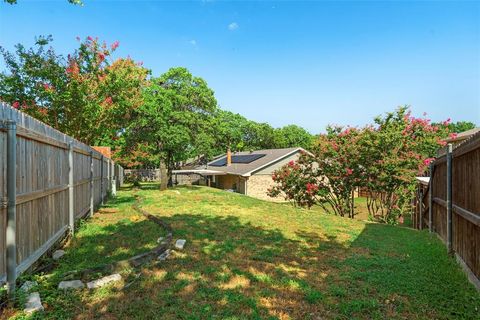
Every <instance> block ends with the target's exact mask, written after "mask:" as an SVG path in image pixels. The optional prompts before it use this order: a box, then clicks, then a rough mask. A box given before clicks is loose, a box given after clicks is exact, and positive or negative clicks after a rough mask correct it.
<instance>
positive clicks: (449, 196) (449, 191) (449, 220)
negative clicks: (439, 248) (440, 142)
mask: <svg viewBox="0 0 480 320" xmlns="http://www.w3.org/2000/svg"><path fill="white" fill-rule="evenodd" d="M452 149H453V148H452V144H451V143H449V144H448V147H447V250H448V253H450V254H451V253H453V244H452Z"/></svg>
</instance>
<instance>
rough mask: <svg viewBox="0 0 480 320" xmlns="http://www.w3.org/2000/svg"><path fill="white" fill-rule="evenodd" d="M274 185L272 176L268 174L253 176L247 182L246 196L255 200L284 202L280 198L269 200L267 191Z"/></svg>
mask: <svg viewBox="0 0 480 320" xmlns="http://www.w3.org/2000/svg"><path fill="white" fill-rule="evenodd" d="M273 185H274V183H273V180H272V176H271V175H269V174H254V175H253V176H251V177H249V178H248V181H247V195H249V196H250V197H254V198H257V199H262V200H267V201H274V202H284V201H285V199H284V198H283V197H282V196H279V197H277V198H271V197H269V196H268V195H267V190H268V189H269V188H270V187H272V186H273Z"/></svg>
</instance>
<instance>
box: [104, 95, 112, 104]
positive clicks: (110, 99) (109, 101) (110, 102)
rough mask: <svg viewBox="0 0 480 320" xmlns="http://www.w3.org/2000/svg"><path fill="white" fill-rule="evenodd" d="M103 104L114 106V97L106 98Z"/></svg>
mask: <svg viewBox="0 0 480 320" xmlns="http://www.w3.org/2000/svg"><path fill="white" fill-rule="evenodd" d="M103 102H104V103H106V104H108V105H110V104H112V103H113V101H112V97H106V98H105V100H104V101H103Z"/></svg>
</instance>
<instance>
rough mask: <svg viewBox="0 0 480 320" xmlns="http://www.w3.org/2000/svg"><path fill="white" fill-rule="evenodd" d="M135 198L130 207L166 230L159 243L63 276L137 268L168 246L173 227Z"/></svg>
mask: <svg viewBox="0 0 480 320" xmlns="http://www.w3.org/2000/svg"><path fill="white" fill-rule="evenodd" d="M134 196H135V198H136V201H135V203H134V204H133V205H132V208H133V209H134V210H135V211H137V212H138V213H141V214H142V215H143V216H145V217H146V218H147V219H149V220H151V221H153V222H154V223H156V224H158V225H159V226H160V227H162V228H163V229H165V230H166V231H167V235H166V236H165V237H164V239H163V240H162V241H161V242H160V244H159V245H158V246H157V247H155V248H153V249H152V250H150V251H148V252H145V253H141V254H139V255H136V256H133V257H131V258H129V259H126V260H120V261H116V262H112V263H110V264H106V265H102V266H98V267H94V268H90V269H84V270H73V271H70V272H67V273H65V274H64V275H63V278H69V279H71V278H78V277H80V278H82V279H83V278H86V277H87V276H88V275H89V274H92V273H97V272H101V273H107V272H108V273H113V272H118V271H121V270H122V269H125V268H128V267H133V268H137V267H139V266H141V265H143V264H145V263H147V262H149V261H152V260H153V259H156V258H157V257H158V256H159V255H161V254H163V253H164V252H165V251H167V249H168V248H169V247H170V245H171V242H172V239H173V229H172V227H171V226H170V225H169V224H168V223H166V222H164V221H162V220H161V219H160V218H159V217H157V216H154V215H152V214H150V213H148V212H146V211H145V210H143V209H141V208H140V206H139V204H140V200H141V197H140V196H138V195H134Z"/></svg>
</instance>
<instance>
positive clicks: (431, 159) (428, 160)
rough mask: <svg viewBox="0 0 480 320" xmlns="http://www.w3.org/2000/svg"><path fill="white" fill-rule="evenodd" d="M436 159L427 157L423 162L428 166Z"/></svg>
mask: <svg viewBox="0 0 480 320" xmlns="http://www.w3.org/2000/svg"><path fill="white" fill-rule="evenodd" d="M434 160H435V158H427V159H425V160H423V164H424V165H426V166H428V165H430V163H432V162H433V161H434Z"/></svg>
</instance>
